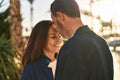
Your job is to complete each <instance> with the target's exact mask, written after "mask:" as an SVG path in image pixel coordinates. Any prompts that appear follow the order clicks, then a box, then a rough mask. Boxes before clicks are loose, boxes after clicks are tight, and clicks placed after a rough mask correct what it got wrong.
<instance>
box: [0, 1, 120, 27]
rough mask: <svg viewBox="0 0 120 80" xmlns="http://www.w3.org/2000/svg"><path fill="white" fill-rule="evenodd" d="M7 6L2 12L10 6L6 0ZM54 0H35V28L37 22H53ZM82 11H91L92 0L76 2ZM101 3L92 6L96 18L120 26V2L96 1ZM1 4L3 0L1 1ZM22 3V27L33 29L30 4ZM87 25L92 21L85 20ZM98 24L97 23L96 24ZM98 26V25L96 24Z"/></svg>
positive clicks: (0, 9)
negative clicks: (51, 13)
mask: <svg viewBox="0 0 120 80" xmlns="http://www.w3.org/2000/svg"><path fill="white" fill-rule="evenodd" d="M4 1H5V2H4V4H5V6H3V7H2V8H0V11H4V10H5V9H6V8H7V7H8V6H9V0H4ZM53 1H54V0H34V2H33V22H32V25H33V26H34V25H35V24H36V23H37V22H39V21H41V20H48V19H50V20H51V17H50V11H49V10H50V4H51V3H52V2H53ZM76 1H77V3H78V5H79V7H80V9H84V10H88V11H89V10H91V8H90V6H89V1H90V0H76ZM96 1H100V2H99V3H97V2H96V3H94V4H93V6H92V12H93V15H94V16H98V15H100V16H101V19H103V20H105V21H108V20H110V19H113V20H114V22H115V23H116V24H117V25H120V18H119V16H120V10H119V9H118V8H119V7H120V0H96ZM0 2H1V0H0ZM20 3H21V15H22V26H23V27H31V25H30V18H31V17H30V6H31V5H30V3H29V2H28V0H20ZM83 20H84V21H83V22H85V23H86V24H89V23H90V20H89V19H88V17H87V18H84V19H83ZM95 23H96V22H95ZM96 25H97V24H96Z"/></svg>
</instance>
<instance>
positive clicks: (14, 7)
mask: <svg viewBox="0 0 120 80" xmlns="http://www.w3.org/2000/svg"><path fill="white" fill-rule="evenodd" d="M10 20H11V27H10V32H11V40H12V44H13V47H14V48H15V49H16V50H17V52H18V53H19V54H20V55H21V54H22V53H23V50H24V41H23V37H22V26H21V21H22V18H21V14H20V1H19V0H10Z"/></svg>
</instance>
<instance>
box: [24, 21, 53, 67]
mask: <svg viewBox="0 0 120 80" xmlns="http://www.w3.org/2000/svg"><path fill="white" fill-rule="evenodd" d="M50 26H52V22H51V21H50V20H44V21H40V22H39V23H37V24H36V25H35V27H34V28H33V30H32V32H31V35H30V38H29V41H28V44H27V48H26V51H25V53H24V54H23V58H22V64H23V66H25V65H26V64H28V63H32V62H35V61H37V60H38V59H39V58H40V56H41V54H43V48H44V47H45V46H46V42H47V36H48V30H49V28H50Z"/></svg>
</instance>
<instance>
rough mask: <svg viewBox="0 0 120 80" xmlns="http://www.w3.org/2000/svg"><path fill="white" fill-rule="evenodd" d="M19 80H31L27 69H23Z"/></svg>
mask: <svg viewBox="0 0 120 80" xmlns="http://www.w3.org/2000/svg"><path fill="white" fill-rule="evenodd" d="M20 80H33V78H32V74H31V72H30V71H29V70H27V69H23V71H22V74H21V79H20Z"/></svg>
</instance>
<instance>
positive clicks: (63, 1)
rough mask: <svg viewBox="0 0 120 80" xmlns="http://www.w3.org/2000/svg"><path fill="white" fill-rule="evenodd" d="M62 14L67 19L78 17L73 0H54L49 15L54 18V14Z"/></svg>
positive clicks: (78, 13)
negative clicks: (66, 16) (67, 17)
mask: <svg viewBox="0 0 120 80" xmlns="http://www.w3.org/2000/svg"><path fill="white" fill-rule="evenodd" d="M57 11H59V12H62V13H64V14H66V15H68V16H69V17H80V10H79V6H78V4H77V3H76V1H75V0H54V2H53V3H52V4H51V13H52V15H54V16H56V12H57Z"/></svg>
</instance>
